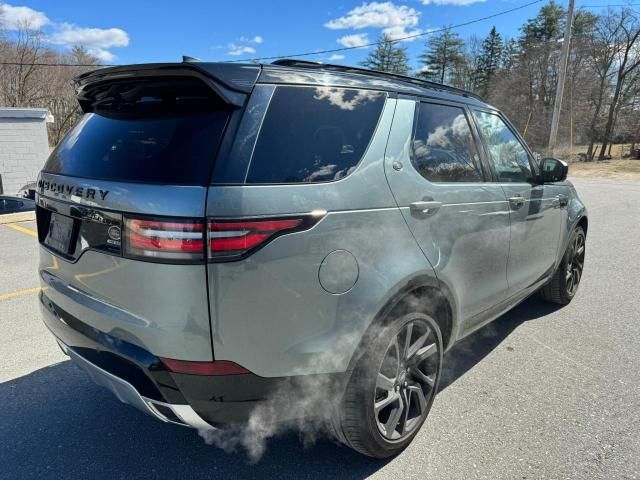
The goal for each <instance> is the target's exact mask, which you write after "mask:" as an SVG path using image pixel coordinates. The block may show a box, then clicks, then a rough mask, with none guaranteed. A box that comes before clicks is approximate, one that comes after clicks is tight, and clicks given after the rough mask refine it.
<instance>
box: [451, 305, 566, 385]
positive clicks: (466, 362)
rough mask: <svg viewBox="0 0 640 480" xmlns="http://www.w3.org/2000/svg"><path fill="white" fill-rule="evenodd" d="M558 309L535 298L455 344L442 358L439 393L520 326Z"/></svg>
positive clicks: (558, 306)
mask: <svg viewBox="0 0 640 480" xmlns="http://www.w3.org/2000/svg"><path fill="white" fill-rule="evenodd" d="M559 308H561V306H560V305H554V304H551V303H547V302H544V301H543V300H541V299H539V298H537V297H536V296H533V297H529V298H528V299H527V300H525V301H524V302H523V303H521V304H520V305H518V306H517V307H515V308H514V309H513V310H511V311H509V312H507V313H506V314H504V315H503V316H501V317H500V318H498V319H496V320H494V321H493V322H491V323H489V324H488V325H486V326H484V327H482V328H481V329H479V330H478V331H476V332H474V333H472V334H471V335H469V336H468V337H466V338H464V339H463V340H461V341H460V342H458V343H457V344H456V345H455V346H454V347H452V348H451V350H449V351H448V352H447V353H446V354H445V356H444V362H443V363H444V366H443V369H442V377H441V378H440V387H439V390H444V389H445V388H447V387H448V386H449V385H451V384H452V383H453V382H455V381H456V380H457V379H458V378H460V377H462V376H463V375H464V374H465V373H466V372H468V371H469V370H471V369H472V368H473V367H474V366H475V365H476V364H477V363H479V362H480V361H481V360H482V359H483V358H484V357H486V356H487V355H489V353H491V352H492V351H493V350H494V349H495V348H496V347H497V346H498V345H500V344H501V343H502V342H503V341H504V340H505V339H506V338H507V337H508V336H509V335H511V333H512V332H513V331H514V330H515V329H516V328H518V327H519V326H520V325H522V324H523V323H525V322H527V321H529V320H535V319H537V318H540V317H544V316H546V315H549V314H551V313H553V312H555V311H556V310H558V309H559Z"/></svg>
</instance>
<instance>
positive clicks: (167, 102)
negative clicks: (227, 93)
mask: <svg viewBox="0 0 640 480" xmlns="http://www.w3.org/2000/svg"><path fill="white" fill-rule="evenodd" d="M88 96H89V97H90V103H89V105H90V107H89V108H88V109H89V110H90V113H87V114H85V115H84V116H83V117H82V119H81V120H80V122H79V123H78V124H77V125H76V126H75V128H73V129H72V130H71V131H70V132H69V133H68V134H67V136H66V137H65V138H64V140H63V141H62V142H61V143H60V144H59V145H58V147H57V148H56V149H55V150H54V151H53V153H52V154H51V156H50V157H49V159H48V160H47V162H46V164H45V166H44V171H46V172H50V173H57V174H63V175H70V176H76V177H86V178H94V179H101V180H115V181H127V182H140V183H163V184H174V185H206V184H207V183H208V180H209V175H210V172H211V169H212V167H213V163H214V160H215V156H216V153H217V150H218V145H219V143H220V139H221V137H222V134H223V132H224V128H225V125H226V123H227V120H228V118H229V112H228V111H227V110H226V108H225V106H224V105H223V104H222V103H221V102H220V101H219V99H217V98H216V96H215V94H214V93H213V91H211V90H210V89H208V88H207V87H206V86H205V85H204V84H202V83H201V82H200V81H197V80H195V79H179V80H171V79H167V80H165V81H157V80H156V81H152V82H149V81H138V82H135V83H133V82H129V83H122V84H117V85H111V86H110V87H109V88H106V87H103V88H102V89H100V90H99V91H97V92H90V93H89V95H88Z"/></svg>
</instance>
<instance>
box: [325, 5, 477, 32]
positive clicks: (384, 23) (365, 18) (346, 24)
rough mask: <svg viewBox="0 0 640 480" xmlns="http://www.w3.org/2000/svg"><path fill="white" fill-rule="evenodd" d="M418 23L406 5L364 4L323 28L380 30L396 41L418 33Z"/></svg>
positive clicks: (415, 12) (418, 15)
mask: <svg viewBox="0 0 640 480" xmlns="http://www.w3.org/2000/svg"><path fill="white" fill-rule="evenodd" d="M438 1H446V0H438ZM467 1H469V0H467ZM419 21H420V12H419V11H417V10H416V9H414V8H411V7H408V6H406V5H395V4H394V3H393V2H371V3H367V2H364V3H363V4H362V5H360V6H359V7H356V8H354V9H352V10H350V11H349V12H348V13H347V14H346V15H344V16H342V17H338V18H335V19H333V20H330V21H329V22H327V23H325V25H324V26H325V27H327V28H329V29H331V30H345V29H351V28H352V29H355V30H361V29H363V28H380V29H382V32H383V33H385V34H387V35H389V36H390V37H391V38H392V39H396V38H400V37H406V36H409V35H416V34H418V33H420V32H421V30H419V29H417V28H416V27H417V26H418V22H419ZM343 38H346V37H343ZM338 41H340V40H338Z"/></svg>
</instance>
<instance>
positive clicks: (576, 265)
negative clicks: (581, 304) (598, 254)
mask: <svg viewBox="0 0 640 480" xmlns="http://www.w3.org/2000/svg"><path fill="white" fill-rule="evenodd" d="M584 253H585V244H584V235H582V234H581V233H579V234H577V235H576V236H575V238H574V239H573V243H572V245H571V251H570V252H569V260H568V262H567V269H566V272H565V284H566V288H567V294H568V295H569V296H570V297H573V296H574V295H575V293H576V291H577V290H578V285H579V284H580V279H581V278H582V269H583V268H584Z"/></svg>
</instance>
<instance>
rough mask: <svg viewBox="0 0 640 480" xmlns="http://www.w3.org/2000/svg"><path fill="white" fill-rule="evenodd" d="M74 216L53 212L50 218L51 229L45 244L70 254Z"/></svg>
mask: <svg viewBox="0 0 640 480" xmlns="http://www.w3.org/2000/svg"><path fill="white" fill-rule="evenodd" d="M73 223H74V222H73V218H71V217H67V216H65V215H61V214H59V213H55V212H54V213H52V214H51V219H50V220H49V230H48V232H47V236H46V237H45V239H44V244H45V245H47V246H48V247H50V248H52V249H53V250H56V251H58V252H60V253H63V254H65V255H68V254H69V250H70V248H71V237H72V236H73Z"/></svg>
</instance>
